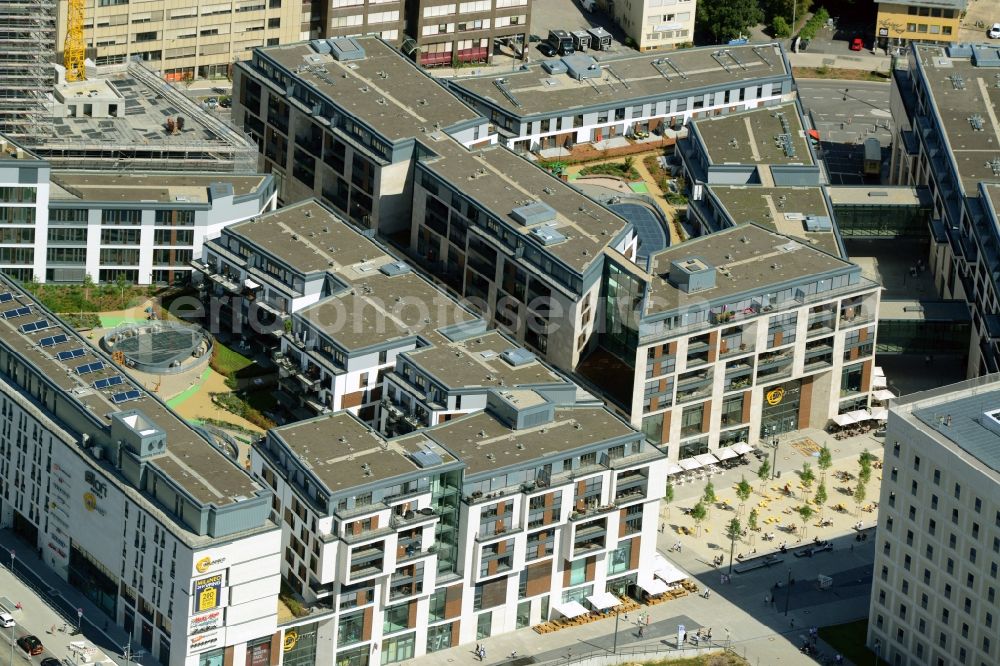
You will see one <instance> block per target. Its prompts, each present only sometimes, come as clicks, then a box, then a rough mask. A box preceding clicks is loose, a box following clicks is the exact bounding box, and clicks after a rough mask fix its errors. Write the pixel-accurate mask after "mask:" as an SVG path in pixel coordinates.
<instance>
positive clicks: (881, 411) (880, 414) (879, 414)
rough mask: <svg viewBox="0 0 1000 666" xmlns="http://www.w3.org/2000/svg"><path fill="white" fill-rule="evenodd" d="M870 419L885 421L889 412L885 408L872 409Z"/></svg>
mask: <svg viewBox="0 0 1000 666" xmlns="http://www.w3.org/2000/svg"><path fill="white" fill-rule="evenodd" d="M872 418H873V419H875V420H876V421H885V420H886V419H888V418H889V410H888V409H886V408H885V407H872Z"/></svg>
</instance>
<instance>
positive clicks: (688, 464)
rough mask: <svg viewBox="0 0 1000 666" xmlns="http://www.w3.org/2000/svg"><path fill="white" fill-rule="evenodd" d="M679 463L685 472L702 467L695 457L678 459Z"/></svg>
mask: <svg viewBox="0 0 1000 666" xmlns="http://www.w3.org/2000/svg"><path fill="white" fill-rule="evenodd" d="M677 464H678V465H680V466H681V469H683V470H684V471H685V472H690V471H691V470H693V469H698V468H699V467H701V465H699V464H698V463H697V462H695V459H694V458H684V459H683V460H678V461H677Z"/></svg>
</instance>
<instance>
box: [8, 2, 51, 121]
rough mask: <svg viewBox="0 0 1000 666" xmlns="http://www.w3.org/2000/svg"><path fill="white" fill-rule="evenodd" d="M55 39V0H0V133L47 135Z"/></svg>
mask: <svg viewBox="0 0 1000 666" xmlns="http://www.w3.org/2000/svg"><path fill="white" fill-rule="evenodd" d="M55 38H56V4H55V0H0V132H3V133H4V134H7V135H8V136H11V137H13V138H15V139H22V140H32V139H37V138H38V137H47V136H51V134H52V123H51V118H52V110H51V102H50V100H51V97H50V95H49V93H50V91H51V90H52V86H53V85H54V83H55V78H56V70H55V65H54V58H55Z"/></svg>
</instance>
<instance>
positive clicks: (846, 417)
mask: <svg viewBox="0 0 1000 666" xmlns="http://www.w3.org/2000/svg"><path fill="white" fill-rule="evenodd" d="M833 422H834V423H836V424H837V425H839V426H841V427H843V426H849V425H851V424H852V423H857V421H855V420H854V417H853V416H851V415H850V414H837V415H836V416H834V417H833Z"/></svg>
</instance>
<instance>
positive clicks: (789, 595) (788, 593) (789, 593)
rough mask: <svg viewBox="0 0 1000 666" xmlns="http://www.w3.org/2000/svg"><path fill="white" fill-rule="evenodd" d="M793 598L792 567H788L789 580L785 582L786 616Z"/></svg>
mask: <svg viewBox="0 0 1000 666" xmlns="http://www.w3.org/2000/svg"><path fill="white" fill-rule="evenodd" d="M791 600H792V568H791V567H789V568H788V580H787V581H786V582H785V617H788V603H789V602H790V601H791Z"/></svg>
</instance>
